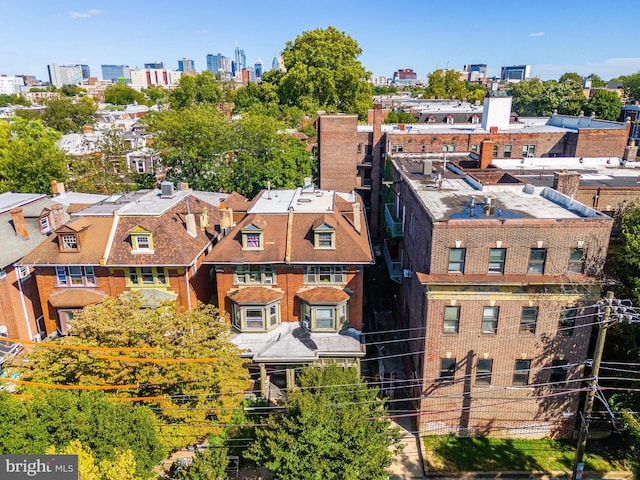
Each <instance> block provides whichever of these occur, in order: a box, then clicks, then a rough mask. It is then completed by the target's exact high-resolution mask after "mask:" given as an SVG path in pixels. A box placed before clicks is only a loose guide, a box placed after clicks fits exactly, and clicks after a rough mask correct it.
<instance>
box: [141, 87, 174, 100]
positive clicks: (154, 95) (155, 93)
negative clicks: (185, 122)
mask: <svg viewBox="0 0 640 480" xmlns="http://www.w3.org/2000/svg"><path fill="white" fill-rule="evenodd" d="M143 92H144V94H145V95H146V96H147V97H149V101H150V102H151V103H154V104H160V103H165V102H167V101H168V100H169V91H168V90H167V89H166V88H164V87H161V86H160V85H149V86H148V87H147V88H146V89H145V90H143Z"/></svg>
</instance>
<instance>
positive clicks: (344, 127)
mask: <svg viewBox="0 0 640 480" xmlns="http://www.w3.org/2000/svg"><path fill="white" fill-rule="evenodd" d="M357 125H358V116H357V115H321V116H320V117H318V159H319V162H318V164H319V168H318V170H319V172H318V173H319V175H318V176H319V183H320V184H319V185H318V186H319V188H322V189H324V190H338V191H340V192H350V191H351V190H353V189H354V188H355V187H356V172H357V167H356V165H357V147H358V132H357Z"/></svg>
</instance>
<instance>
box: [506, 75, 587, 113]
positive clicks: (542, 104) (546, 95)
mask: <svg viewBox="0 0 640 480" xmlns="http://www.w3.org/2000/svg"><path fill="white" fill-rule="evenodd" d="M509 90H510V91H511V96H512V98H513V111H514V112H516V113H517V114H518V115H520V116H524V117H546V116H551V115H552V114H553V112H554V110H557V112H558V113H559V114H561V115H578V114H579V113H580V110H582V109H583V107H584V104H585V102H586V98H585V96H584V93H583V92H582V85H581V84H580V83H577V82H575V81H573V80H572V79H571V77H569V78H568V79H567V80H566V81H563V82H556V81H548V82H544V83H543V82H541V81H540V79H538V78H533V79H530V80H524V81H521V82H518V83H514V84H513V85H510V86H509Z"/></svg>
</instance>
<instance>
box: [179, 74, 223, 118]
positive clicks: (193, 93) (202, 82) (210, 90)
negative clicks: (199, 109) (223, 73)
mask: <svg viewBox="0 0 640 480" xmlns="http://www.w3.org/2000/svg"><path fill="white" fill-rule="evenodd" d="M222 95H223V93H222V89H221V88H220V84H219V83H218V81H217V80H216V77H215V75H214V74H213V73H212V72H211V71H209V70H205V71H204V72H202V73H199V74H198V75H196V76H191V75H183V76H182V77H180V80H179V82H178V86H177V87H176V88H175V89H174V90H172V91H171V93H170V94H169V102H170V104H171V106H172V107H173V108H175V109H179V108H187V107H192V106H194V105H203V104H212V105H215V104H216V103H218V102H220V101H221V100H222Z"/></svg>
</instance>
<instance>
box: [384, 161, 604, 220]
mask: <svg viewBox="0 0 640 480" xmlns="http://www.w3.org/2000/svg"><path fill="white" fill-rule="evenodd" d="M393 163H394V164H395V165H396V166H397V168H399V169H400V171H401V174H402V176H403V177H404V181H406V182H407V183H408V184H410V185H411V188H412V190H413V191H415V192H416V193H417V195H418V197H419V198H420V200H421V201H422V203H423V204H424V207H425V209H426V210H427V211H428V212H429V213H430V214H431V216H432V218H433V220H434V221H441V222H444V221H449V220H505V221H508V220H516V219H572V218H606V215H604V214H601V213H599V212H598V211H596V210H594V209H592V208H589V207H587V206H585V205H583V204H582V203H580V202H577V201H574V200H572V199H571V198H569V197H567V196H566V195H563V194H561V193H559V192H557V191H556V190H553V189H552V188H549V187H539V186H534V185H531V184H527V183H525V182H523V181H521V180H519V179H518V178H516V177H514V176H512V175H509V174H508V173H506V172H500V171H495V172H487V171H484V172H471V173H470V174H464V173H460V172H459V171H457V170H456V168H455V166H452V165H451V164H448V165H447V170H446V171H443V164H442V162H434V163H433V166H434V167H435V168H434V170H435V172H434V173H433V174H432V175H423V173H422V171H423V163H422V162H421V161H415V160H411V159H394V160H393ZM450 167H451V168H453V169H454V171H452V170H450Z"/></svg>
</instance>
